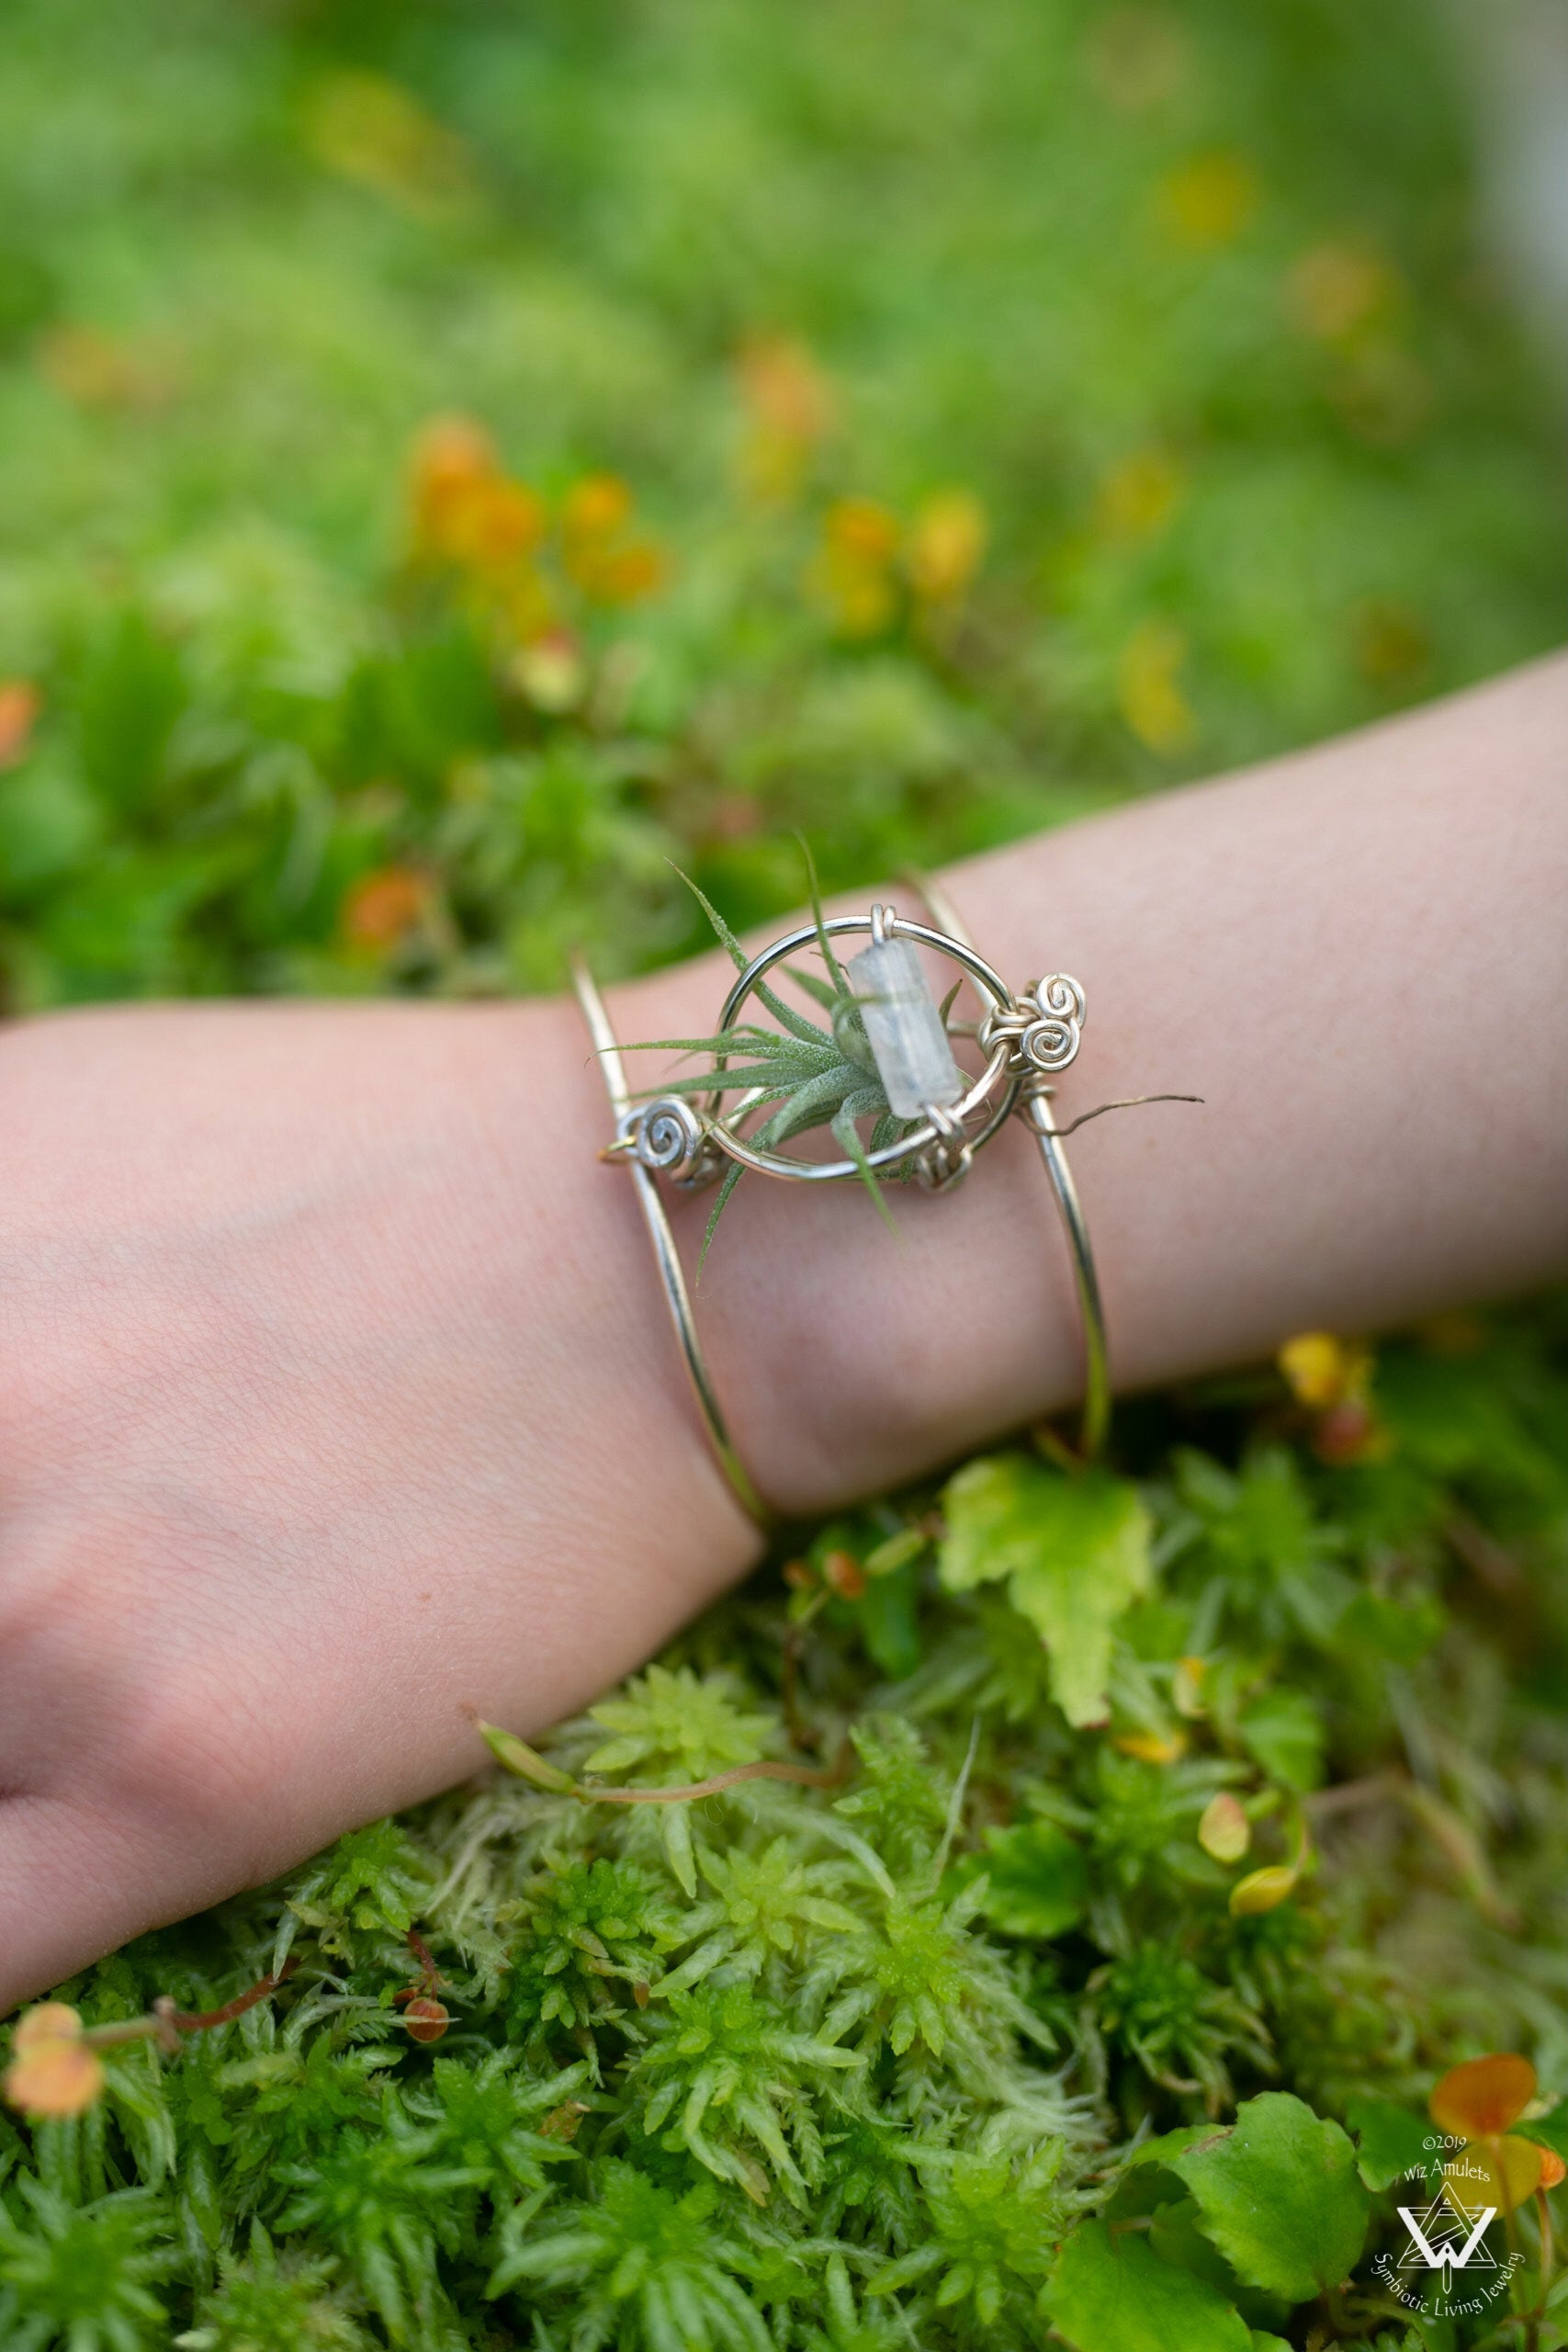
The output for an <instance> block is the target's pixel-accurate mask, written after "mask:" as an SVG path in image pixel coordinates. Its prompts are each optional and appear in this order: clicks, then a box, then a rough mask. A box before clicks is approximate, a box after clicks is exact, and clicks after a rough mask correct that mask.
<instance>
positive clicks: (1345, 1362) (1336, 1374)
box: [1276, 1331, 1371, 1413]
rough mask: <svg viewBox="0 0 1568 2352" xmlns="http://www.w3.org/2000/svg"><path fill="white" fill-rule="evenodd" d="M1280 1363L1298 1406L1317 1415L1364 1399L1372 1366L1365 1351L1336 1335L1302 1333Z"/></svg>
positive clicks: (1287, 1343) (1286, 1348)
mask: <svg viewBox="0 0 1568 2352" xmlns="http://www.w3.org/2000/svg"><path fill="white" fill-rule="evenodd" d="M1276 1361H1277V1362H1278V1363H1279V1366H1280V1371H1281V1372H1282V1373H1283V1374H1284V1376H1285V1381H1286V1385H1288V1387H1289V1389H1290V1391H1291V1394H1292V1397H1294V1398H1295V1400H1296V1402H1297V1404H1298V1405H1305V1406H1307V1407H1308V1408H1310V1409H1311V1410H1312V1411H1313V1412H1315V1413H1321V1412H1325V1411H1326V1410H1327V1408H1328V1407H1329V1406H1330V1405H1338V1404H1341V1403H1343V1401H1344V1399H1345V1398H1346V1397H1351V1396H1359V1395H1361V1394H1362V1393H1363V1392H1364V1390H1365V1387H1366V1381H1367V1374H1368V1373H1369V1372H1370V1370H1371V1358H1370V1357H1369V1356H1368V1354H1367V1352H1366V1350H1365V1349H1364V1348H1355V1347H1350V1346H1347V1344H1346V1342H1345V1341H1344V1340H1339V1339H1337V1338H1336V1337H1335V1335H1334V1333H1333V1332H1332V1331H1300V1332H1298V1333H1297V1335H1296V1337H1295V1338H1294V1339H1293V1340H1286V1341H1285V1344H1284V1346H1283V1347H1282V1348H1281V1349H1280V1352H1279V1356H1278V1358H1277V1359H1276Z"/></svg>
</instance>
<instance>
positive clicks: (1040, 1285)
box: [615, 892, 1081, 1514]
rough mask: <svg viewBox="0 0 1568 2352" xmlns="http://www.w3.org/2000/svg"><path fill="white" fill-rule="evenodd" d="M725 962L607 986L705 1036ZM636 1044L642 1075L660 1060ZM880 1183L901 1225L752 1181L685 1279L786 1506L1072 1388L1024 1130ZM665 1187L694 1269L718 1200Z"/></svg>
mask: <svg viewBox="0 0 1568 2352" xmlns="http://www.w3.org/2000/svg"><path fill="white" fill-rule="evenodd" d="M904 897H905V899H906V901H908V892H905V893H904ZM910 911H921V910H917V909H910ZM859 912H860V913H861V915H862V916H863V914H864V907H863V905H862V906H861V907H860V908H859ZM780 928H781V930H782V929H783V928H784V926H783V925H781V926H780ZM732 977H733V976H732V974H731V973H730V972H729V970H728V967H727V966H726V964H725V962H724V960H723V959H722V958H721V957H717V956H707V957H704V958H702V959H701V960H700V961H699V962H697V963H695V964H694V965H690V966H686V967H681V968H680V969H679V970H677V971H673V972H668V973H663V974H660V975H657V976H656V977H655V978H652V979H651V980H649V981H645V982H642V983H640V984H638V985H637V986H635V987H633V988H630V989H626V990H624V991H616V992H615V1027H616V1029H617V1031H618V1033H619V1035H621V1037H622V1038H623V1039H624V1040H626V1041H627V1042H628V1044H629V1043H631V1042H632V1041H636V1040H649V1039H655V1038H658V1037H671V1036H681V1035H701V1034H705V1033H706V1032H707V1031H710V1030H711V1028H712V1026H713V1023H714V1020H715V1017H716V1010H717V1007H718V1005H719V1004H720V1003H721V1002H722V1001H723V998H724V995H725V992H726V990H727V989H728V984H729V980H730V978H732ZM627 1059H628V1060H629V1061H631V1062H632V1063H633V1064H634V1066H635V1067H634V1071H633V1084H634V1085H637V1084H638V1083H640V1084H642V1085H645V1086H657V1085H658V1083H659V1082H660V1075H661V1073H662V1072H663V1070H664V1069H666V1067H667V1066H668V1064H669V1057H668V1056H664V1057H660V1056H658V1055H655V1054H652V1053H649V1054H646V1055H644V1054H639V1053H635V1052H633V1053H630V1054H628V1056H627ZM620 1181H621V1183H622V1184H623V1186H624V1187H625V1188H626V1189H627V1190H629V1189H630V1185H629V1180H628V1178H627V1177H626V1175H625V1174H624V1173H623V1174H622V1175H621V1177H620ZM887 1197H888V1199H889V1201H890V1204H891V1210H892V1216H893V1218H894V1220H895V1221H896V1227H897V1230H896V1232H895V1233H892V1234H890V1233H889V1232H888V1230H887V1228H886V1225H884V1224H882V1223H880V1222H879V1221H878V1220H877V1218H876V1217H875V1216H872V1215H870V1214H869V1213H868V1204H867V1202H866V1199H865V1195H864V1193H863V1190H862V1188H861V1187H860V1186H859V1185H856V1184H833V1185H828V1186H824V1185H818V1184H813V1185H802V1186H795V1185H789V1186H785V1185H780V1184H778V1183H776V1182H762V1181H761V1178H760V1177H757V1178H752V1179H750V1180H748V1181H745V1182H742V1183H741V1184H740V1186H739V1190H738V1192H737V1193H736V1194H735V1197H734V1200H733V1202H732V1203H731V1204H728V1206H726V1208H725V1210H724V1212H723V1216H722V1219H721V1221H720V1224H719V1226H718V1228H717V1230H716V1235H715V1238H714V1240H713V1244H712V1248H711V1251H710V1252H709V1254H708V1255H707V1257H706V1259H705V1261H704V1265H703V1271H702V1274H701V1277H700V1280H699V1281H698V1283H697V1286H696V1288H695V1290H694V1306H695V1310H696V1317H697V1321H698V1324H699V1327H700V1330H701V1334H702V1344H703V1347H704V1351H705V1354H706V1355H707V1357H708V1359H709V1362H710V1365H711V1368H712V1371H713V1374H714V1378H715V1385H716V1388H717V1390H718V1393H719V1395H720V1397H721V1400H722V1405H723V1409H724V1412H725V1415H726V1418H727V1419H728V1423H729V1425H730V1428H731V1430H732V1433H733V1435H734V1437H735V1439H736V1441H737V1442H738V1445H739V1451H740V1453H741V1454H742V1456H743V1458H744V1460H745V1462H746V1464H747V1465H748V1468H749V1469H750V1472H751V1474H752V1476H754V1478H755V1480H756V1482H757V1484H758V1485H759V1486H760V1487H761V1488H762V1490H763V1492H764V1493H765V1494H766V1495H767V1496H768V1497H769V1498H770V1499H771V1500H772V1501H773V1504H774V1505H775V1507H776V1508H777V1509H779V1510H781V1511H783V1512H784V1513H786V1514H788V1513H792V1512H809V1511H816V1510H822V1509H825V1508H829V1507H831V1506H833V1505H835V1504H837V1503H840V1502H842V1501H844V1500H846V1499H849V1498H853V1497H855V1496H858V1495H863V1494H865V1493H867V1492H871V1491H874V1490H876V1489H877V1488H879V1487H886V1486H887V1485H890V1484H893V1483H895V1482H897V1480H899V1479H901V1478H904V1477H907V1476H911V1475H913V1474H915V1473H918V1472H919V1471H921V1470H924V1469H928V1468H930V1467H931V1466H932V1465H933V1464H937V1463H940V1462H942V1461H943V1460H945V1459H947V1458H950V1457H951V1456H953V1454H955V1453H960V1452H962V1451H963V1450H964V1448H965V1447H967V1446H972V1445H974V1444H976V1443H979V1442H983V1441H984V1440H985V1439H986V1438H987V1437H990V1436H993V1435H995V1434H996V1433H997V1432H998V1430H1003V1429H1006V1428H1008V1427H1010V1426H1014V1425H1016V1424H1017V1423H1018V1422H1019V1421H1021V1420H1022V1419H1025V1418H1027V1417H1028V1416H1029V1415H1030V1414H1031V1413H1032V1412H1038V1411H1041V1410H1043V1409H1045V1408H1046V1407H1047V1406H1053V1405H1057V1404H1062V1403H1065V1402H1066V1401H1067V1400H1068V1398H1069V1397H1071V1396H1072V1395H1073V1394H1074V1393H1075V1385H1076V1382H1077V1374H1078V1367H1079V1357H1080V1351H1081V1343H1080V1337H1079V1331H1078V1325H1077V1306H1076V1302H1075V1299H1074V1295H1073V1288H1072V1282H1071V1277H1070V1271H1069V1266H1068V1262H1067V1261H1066V1256H1065V1253H1064V1251H1063V1250H1062V1247H1061V1243H1060V1239H1059V1237H1058V1236H1057V1235H1056V1234H1055V1231H1054V1220H1053V1217H1052V1212H1051V1204H1050V1201H1049V1197H1048V1195H1047V1194H1046V1193H1045V1192H1044V1190H1043V1184H1042V1172H1041V1169H1040V1165H1039V1162H1038V1159H1036V1158H1035V1156H1034V1148H1033V1146H1032V1143H1031V1142H1030V1141H1029V1139H1028V1138H1027V1136H1025V1135H1024V1134H1023V1133H1022V1132H1021V1129H1020V1128H1019V1127H1018V1126H1017V1125H1015V1124H1014V1123H1006V1124H1004V1126H1003V1128H1002V1130H1001V1133H1000V1134H999V1136H998V1137H997V1139H996V1141H995V1142H994V1143H993V1144H992V1145H991V1146H990V1147H989V1148H987V1152H986V1154H985V1159H984V1162H983V1164H979V1165H977V1167H976V1172H975V1173H974V1174H973V1175H972V1177H971V1178H970V1179H969V1181H967V1182H965V1183H964V1186H963V1188H962V1190H961V1191H960V1190H954V1191H953V1192H949V1193H942V1195H940V1196H932V1195H930V1194H927V1193H924V1192H922V1191H921V1190H919V1188H918V1187H915V1186H912V1185H911V1186H908V1187H907V1188H906V1187H904V1186H899V1185H894V1186H891V1187H889V1188H888V1194H887ZM664 1198H665V1200H666V1204H667V1206H668V1207H669V1210H670V1213H671V1223H672V1226H673V1227H674V1229H675V1232H676V1234H677V1237H678V1239H679V1242H680V1246H681V1249H682V1256H683V1257H684V1260H685V1262H686V1267H687V1273H688V1280H689V1281H690V1280H691V1278H692V1277H693V1275H694V1272H695V1266H696V1261H697V1257H698V1254H699V1250H700V1248H701V1237H702V1233H703V1228H704V1227H705V1223H706V1219H707V1216H708V1214H709V1212H710V1208H711V1204H712V1202H713V1199H714V1195H713V1193H711V1192H706V1191H704V1192H699V1193H696V1194H695V1195H692V1194H690V1193H685V1194H682V1192H681V1191H680V1190H679V1189H677V1188H669V1189H667V1190H666V1192H665V1194H664ZM647 1280H648V1282H649V1285H650V1286H653V1287H655V1288H657V1286H658V1277H657V1272H656V1269H655V1267H654V1265H653V1264H652V1263H651V1262H649V1266H648V1271H647ZM675 1362H676V1358H675V1354H674V1344H673V1341H671V1366H673V1365H674V1363H675Z"/></svg>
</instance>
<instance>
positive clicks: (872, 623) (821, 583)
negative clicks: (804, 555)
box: [812, 498, 902, 637]
mask: <svg viewBox="0 0 1568 2352" xmlns="http://www.w3.org/2000/svg"><path fill="white" fill-rule="evenodd" d="M901 536H902V534H901V529H900V526H899V522H898V517H897V515H895V514H894V513H893V511H892V509H891V508H890V507H887V506H884V505H882V504H881V503H879V502H878V501H877V500H876V499H874V498H840V499H836V500H835V501H834V503H833V504H832V505H831V506H829V509H828V512H827V514H826V515H825V516H824V517H823V523H822V548H821V552H820V554H819V555H818V559H817V562H816V564H815V565H814V567H813V572H812V577H813V579H814V581H815V582H816V584H817V586H818V589H819V590H820V591H821V594H822V595H823V596H824V598H825V599H826V601H827V603H828V604H829V605H830V606H831V608H832V611H833V615H834V617H835V619H836V620H837V622H838V625H839V628H840V630H841V631H842V632H843V634H844V636H846V637H876V636H878V635H879V634H880V632H881V631H882V630H883V629H885V628H890V627H891V625H892V622H893V619H894V616H895V615H896V613H897V609H898V580H897V571H896V568H895V566H896V561H897V552H898V542H899V539H900V537H901Z"/></svg>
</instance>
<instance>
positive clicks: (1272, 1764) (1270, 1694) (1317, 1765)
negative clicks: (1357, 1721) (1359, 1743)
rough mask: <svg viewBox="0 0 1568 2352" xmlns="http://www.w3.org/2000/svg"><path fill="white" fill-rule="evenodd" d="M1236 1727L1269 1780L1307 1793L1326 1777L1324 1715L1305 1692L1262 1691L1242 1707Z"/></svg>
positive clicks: (1244, 1743)
mask: <svg viewBox="0 0 1568 2352" xmlns="http://www.w3.org/2000/svg"><path fill="white" fill-rule="evenodd" d="M1236 1729H1237V1731H1238V1732H1239V1733H1240V1735H1241V1739H1242V1744H1243V1746H1244V1747H1247V1748H1248V1749H1250V1751H1251V1753H1252V1754H1253V1755H1254V1756H1255V1757H1256V1758H1258V1762H1259V1764H1261V1765H1262V1767H1263V1770H1265V1771H1266V1772H1267V1773H1268V1775H1269V1779H1270V1780H1272V1781H1283V1782H1284V1784H1285V1786H1286V1788H1288V1789H1296V1790H1299V1791H1300V1792H1302V1793H1303V1795H1304V1794H1305V1793H1306V1792H1307V1791H1308V1790H1309V1789H1315V1788H1316V1787H1317V1785H1318V1783H1319V1782H1320V1781H1321V1780H1322V1779H1323V1718H1322V1717H1321V1715H1320V1714H1319V1713H1318V1712H1317V1709H1316V1708H1315V1707H1314V1705H1313V1702H1312V1701H1311V1700H1310V1699H1309V1698H1307V1697H1306V1696H1305V1694H1304V1693H1303V1692H1302V1691H1263V1692H1261V1693H1260V1694H1259V1696H1258V1698H1256V1699H1254V1700H1253V1701H1252V1702H1251V1704H1250V1705H1249V1706H1247V1707H1244V1708H1243V1709H1242V1712H1241V1715H1240V1718H1239V1720H1238V1721H1237V1724H1236Z"/></svg>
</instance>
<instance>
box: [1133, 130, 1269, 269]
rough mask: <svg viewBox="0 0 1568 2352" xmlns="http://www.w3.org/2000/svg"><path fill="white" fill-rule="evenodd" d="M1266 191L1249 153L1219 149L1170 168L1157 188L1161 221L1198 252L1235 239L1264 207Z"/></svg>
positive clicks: (1176, 238)
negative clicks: (1260, 202) (1261, 200)
mask: <svg viewBox="0 0 1568 2352" xmlns="http://www.w3.org/2000/svg"><path fill="white" fill-rule="evenodd" d="M1260 194H1261V190H1260V188H1259V186H1258V175H1257V173H1256V172H1255V171H1254V169H1253V167H1252V165H1251V164H1249V163H1248V162H1247V157H1246V156H1245V155H1238V154H1236V153H1234V152H1233V151H1232V150H1231V149H1229V148H1223V147H1222V148H1214V149H1213V150H1212V151H1211V152H1210V153H1207V154H1203V155H1194V156H1192V157H1190V160H1189V161H1188V162H1187V163H1185V164H1178V165H1177V166H1176V168H1175V170H1174V171H1170V172H1168V173H1167V174H1166V175H1165V177H1164V178H1163V179H1162V180H1161V181H1160V183H1159V187H1158V188H1157V190H1156V210H1157V212H1158V216H1159V220H1160V223H1161V225H1162V227H1163V228H1164V229H1165V231H1166V232H1167V234H1168V236H1169V237H1170V238H1171V240H1172V241H1173V243H1176V244H1179V245H1183V246H1186V247H1187V248H1188V249H1189V250H1190V251H1191V252H1194V253H1203V252H1209V251H1212V250H1214V249H1216V248H1218V247H1219V246H1221V245H1231V244H1234V243H1235V241H1236V239H1237V238H1238V237H1239V236H1240V235H1241V233H1242V232H1243V230H1244V229H1246V228H1247V225H1248V223H1249V222H1250V221H1251V220H1252V218H1253V215H1254V214H1255V213H1256V212H1257V210H1258V200H1259V197H1260Z"/></svg>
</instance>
